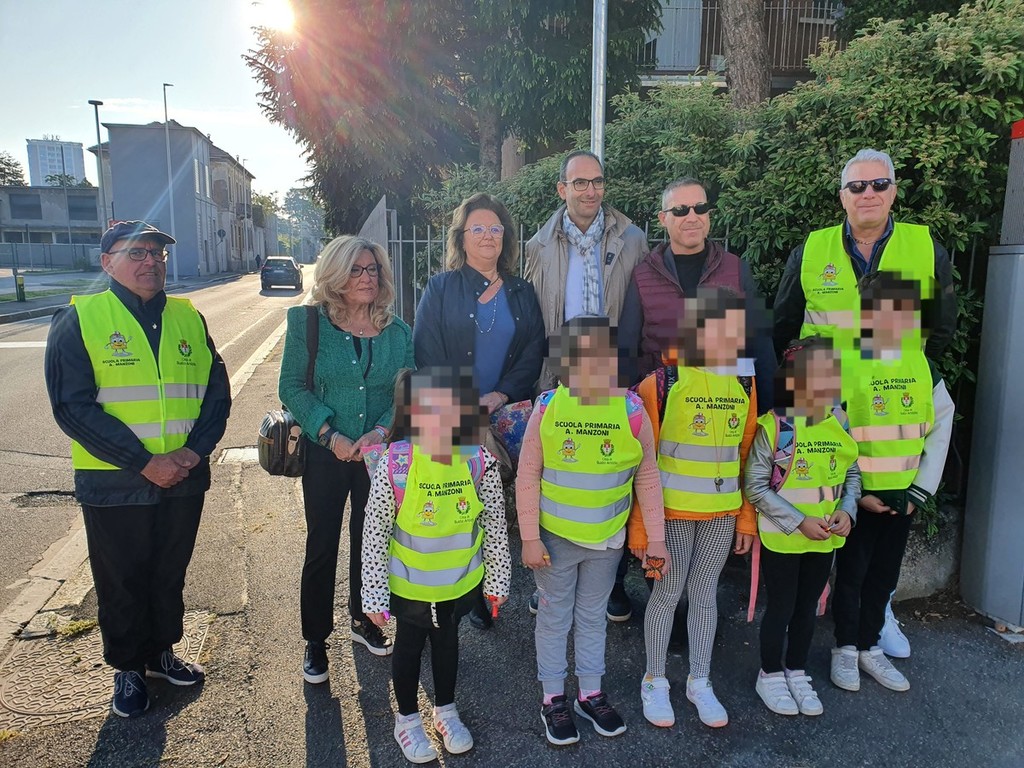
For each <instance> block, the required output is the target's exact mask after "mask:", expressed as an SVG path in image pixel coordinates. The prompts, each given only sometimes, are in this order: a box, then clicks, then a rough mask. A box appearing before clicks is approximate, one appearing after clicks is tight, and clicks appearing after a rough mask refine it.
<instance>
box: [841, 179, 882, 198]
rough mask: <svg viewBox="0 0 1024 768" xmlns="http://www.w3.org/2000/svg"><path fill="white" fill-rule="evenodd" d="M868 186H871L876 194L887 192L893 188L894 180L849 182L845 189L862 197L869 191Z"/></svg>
mask: <svg viewBox="0 0 1024 768" xmlns="http://www.w3.org/2000/svg"><path fill="white" fill-rule="evenodd" d="M868 184H870V185H871V188H872V189H873V190H875V192H885V190H887V189H888V188H889V187H891V186H892V179H871V181H867V180H866V179H859V180H857V181H848V182H846V184H845V186H843V189H848V190H850V191H851V192H852V193H853V194H855V195H862V194H864V192H865V191H866V190H867V188H868Z"/></svg>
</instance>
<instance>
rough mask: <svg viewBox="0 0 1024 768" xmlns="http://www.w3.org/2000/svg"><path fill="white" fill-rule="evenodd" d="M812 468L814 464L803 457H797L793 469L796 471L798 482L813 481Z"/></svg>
mask: <svg viewBox="0 0 1024 768" xmlns="http://www.w3.org/2000/svg"><path fill="white" fill-rule="evenodd" d="M811 466H812V464H811V463H810V462H809V461H807V459H805V458H804V457H803V456H799V457H797V458H796V459H795V460H794V461H793V468H794V469H795V470H796V479H797V480H810V479H811Z"/></svg>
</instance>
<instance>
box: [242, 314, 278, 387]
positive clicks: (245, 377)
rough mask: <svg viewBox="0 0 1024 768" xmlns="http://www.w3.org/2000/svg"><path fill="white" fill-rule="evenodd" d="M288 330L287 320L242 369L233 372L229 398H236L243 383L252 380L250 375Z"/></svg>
mask: <svg viewBox="0 0 1024 768" xmlns="http://www.w3.org/2000/svg"><path fill="white" fill-rule="evenodd" d="M286 330H288V320H287V319H285V320H284V322H282V323H281V324H280V325H279V326H277V328H276V329H274V332H273V333H271V334H270V336H269V337H268V338H267V340H266V341H265V342H263V343H262V344H261V345H260V347H259V349H257V350H256V351H255V352H253V353H252V356H251V357H250V358H249V359H248V360H246V361H245V362H244V363H243V364H242V367H241V368H239V369H238V370H237V371H235V375H234V376H232V377H231V396H232V397H238V393H239V392H241V391H242V387H244V386H245V383H246V382H247V381H249V379H251V378H252V375H253V374H254V373H256V369H257V368H258V367H259V366H260V364H261V363H262V362H263V361H264V360H266V359H267V358H268V357H269V356H270V353H271V352H272V351H273V349H274V347H276V346H277V342H279V341H280V340H281V337H282V336H284V333H285V331H286Z"/></svg>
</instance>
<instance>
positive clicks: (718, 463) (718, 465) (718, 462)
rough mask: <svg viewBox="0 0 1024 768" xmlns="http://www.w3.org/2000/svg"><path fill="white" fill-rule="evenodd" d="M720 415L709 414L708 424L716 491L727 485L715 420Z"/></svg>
mask: <svg viewBox="0 0 1024 768" xmlns="http://www.w3.org/2000/svg"><path fill="white" fill-rule="evenodd" d="M703 370H704V392H705V394H707V396H708V403H710V402H711V385H710V384H709V383H708V372H707V369H703ZM717 419H718V417H717V416H716V415H711V416H708V420H707V421H708V424H709V425H710V427H711V440H712V441H713V442H714V444H715V493H720V492H721V491H722V486H723V485H725V480H724V479H723V478H722V453H721V450H722V447H721V446H720V445H719V444H718V433H717V432H716V430H715V422H716V421H717Z"/></svg>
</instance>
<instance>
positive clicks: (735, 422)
mask: <svg viewBox="0 0 1024 768" xmlns="http://www.w3.org/2000/svg"><path fill="white" fill-rule="evenodd" d="M728 423H729V429H738V428H739V426H740V417H739V416H737V415H736V413H735V412H733V414H732V416H730V417H729V422H728Z"/></svg>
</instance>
